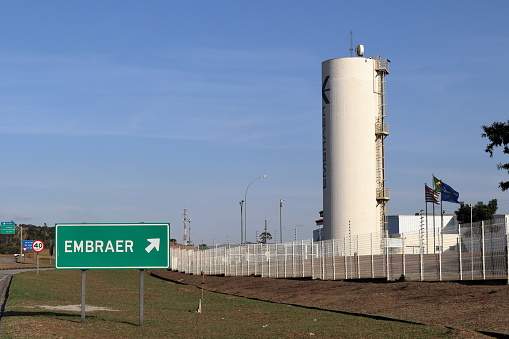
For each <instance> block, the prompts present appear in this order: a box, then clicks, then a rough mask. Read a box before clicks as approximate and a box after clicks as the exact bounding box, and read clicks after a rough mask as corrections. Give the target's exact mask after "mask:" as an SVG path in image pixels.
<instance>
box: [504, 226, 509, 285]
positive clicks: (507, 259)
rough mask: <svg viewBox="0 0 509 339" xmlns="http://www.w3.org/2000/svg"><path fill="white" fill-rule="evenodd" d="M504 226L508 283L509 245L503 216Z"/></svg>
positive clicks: (508, 278)
mask: <svg viewBox="0 0 509 339" xmlns="http://www.w3.org/2000/svg"><path fill="white" fill-rule="evenodd" d="M504 228H505V232H504V233H505V258H506V264H507V270H506V274H507V285H509V245H508V236H507V223H506V221H505V218H504Z"/></svg>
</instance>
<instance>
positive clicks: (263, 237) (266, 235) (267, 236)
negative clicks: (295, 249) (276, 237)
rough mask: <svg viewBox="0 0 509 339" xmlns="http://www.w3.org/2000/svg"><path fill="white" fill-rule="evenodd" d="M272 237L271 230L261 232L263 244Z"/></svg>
mask: <svg viewBox="0 0 509 339" xmlns="http://www.w3.org/2000/svg"><path fill="white" fill-rule="evenodd" d="M271 239H272V234H270V233H269V232H266V231H265V232H262V234H260V242H261V243H262V244H266V243H267V242H268V241H269V240H271Z"/></svg>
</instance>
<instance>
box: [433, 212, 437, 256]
mask: <svg viewBox="0 0 509 339" xmlns="http://www.w3.org/2000/svg"><path fill="white" fill-rule="evenodd" d="M436 229H437V228H436V226H435V204H433V254H435V253H436V249H437V236H436Z"/></svg>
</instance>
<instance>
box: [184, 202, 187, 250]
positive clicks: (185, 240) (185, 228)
mask: <svg viewBox="0 0 509 339" xmlns="http://www.w3.org/2000/svg"><path fill="white" fill-rule="evenodd" d="M184 245H187V208H184Z"/></svg>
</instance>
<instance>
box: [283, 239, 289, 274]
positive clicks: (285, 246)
mask: <svg viewBox="0 0 509 339" xmlns="http://www.w3.org/2000/svg"><path fill="white" fill-rule="evenodd" d="M283 246H284V247H283V249H284V250H285V279H286V278H287V276H286V265H287V261H288V260H287V259H288V258H287V257H288V255H287V254H288V252H287V251H286V250H287V249H288V244H283Z"/></svg>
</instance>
